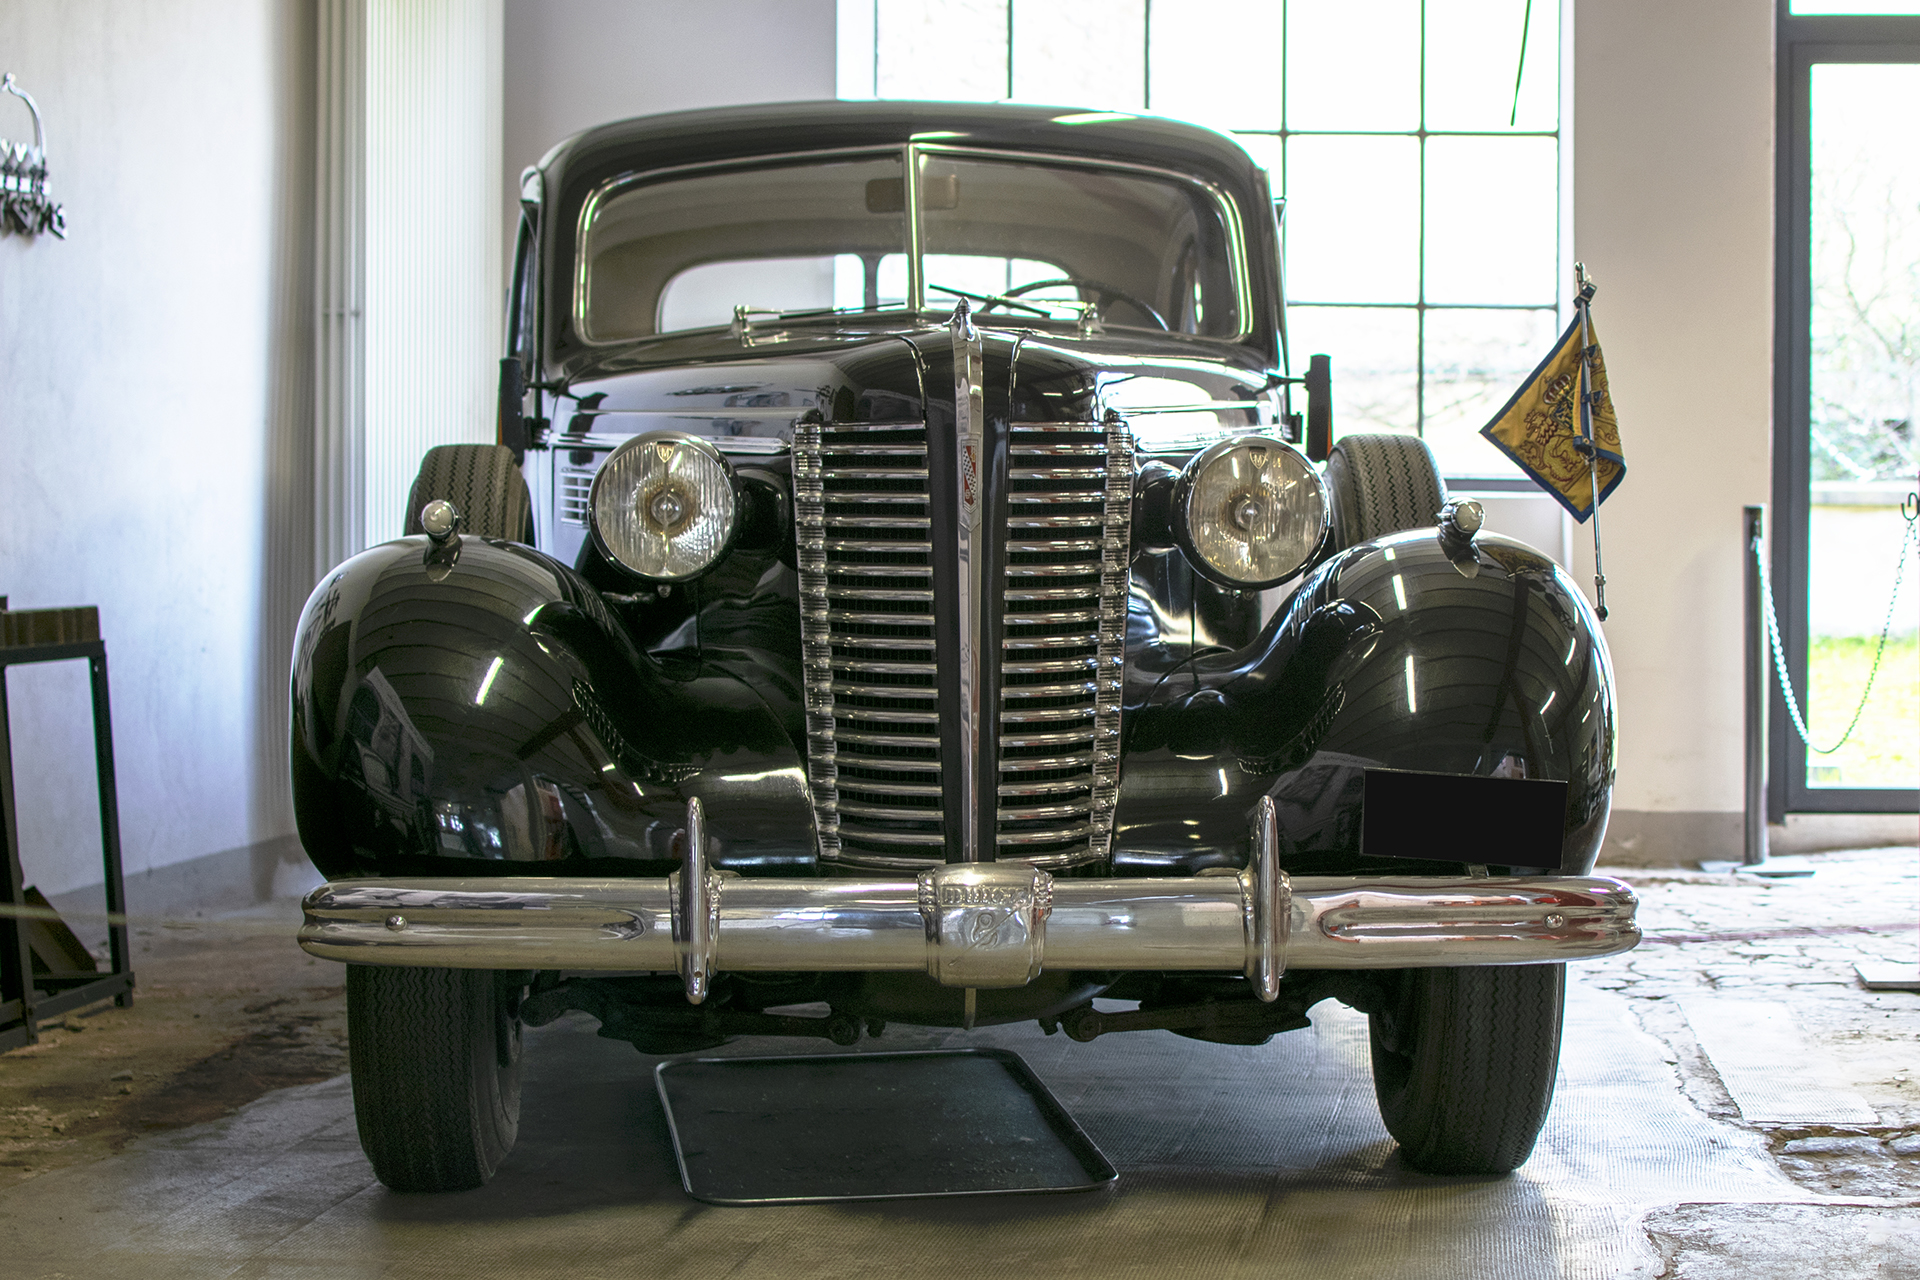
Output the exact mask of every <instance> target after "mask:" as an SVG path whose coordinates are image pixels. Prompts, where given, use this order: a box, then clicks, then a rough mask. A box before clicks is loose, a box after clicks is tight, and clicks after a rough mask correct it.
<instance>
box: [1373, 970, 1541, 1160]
mask: <svg viewBox="0 0 1920 1280" xmlns="http://www.w3.org/2000/svg"><path fill="white" fill-rule="evenodd" d="M1388 988H1389V991H1390V993H1391V994H1390V998H1389V1000H1388V1003H1387V1007H1386V1008H1385V1009H1383V1010H1382V1011H1380V1012H1377V1013H1373V1014H1371V1015H1369V1017H1368V1020H1367V1030H1368V1038H1369V1040H1370V1041H1371V1043H1372V1048H1373V1089H1374V1094H1375V1096H1376V1097H1378V1099H1379V1101H1380V1118H1381V1119H1382V1120H1384V1121H1385V1122H1386V1126H1387V1132H1388V1133H1391V1134H1392V1135H1393V1137H1394V1140H1395V1141H1396V1142H1398V1143H1399V1144H1400V1151H1401V1158H1402V1159H1403V1160H1405V1161H1406V1163H1407V1164H1408V1165H1410V1166H1412V1167H1413V1168H1415V1169H1419V1170H1421V1171H1422V1172H1424V1173H1478V1174H1501V1173H1512V1172H1513V1171H1514V1170H1515V1169H1517V1168H1519V1167H1520V1165H1521V1164H1522V1162H1524V1161H1525V1160H1526V1158H1527V1157H1528V1156H1529V1155H1530V1154H1532V1152H1533V1144H1534V1141H1535V1140H1536V1139H1537V1138H1538V1137H1539V1136H1540V1127H1541V1125H1542V1124H1544V1123H1545V1122H1546V1118H1547V1108H1548V1107H1549V1106H1551V1105H1552V1103H1553V1081H1554V1075H1555V1073H1556V1072H1557V1071H1558V1070H1559V1067H1560V1020H1561V1011H1562V1008H1563V1007H1564V1005H1565V1001H1566V989H1567V971H1566V966H1565V965H1558V964H1531V965H1486V966H1478V967H1469V968H1459V969H1408V970H1404V971H1402V972H1401V973H1399V974H1398V975H1397V980H1396V981H1390V982H1389V983H1388Z"/></svg>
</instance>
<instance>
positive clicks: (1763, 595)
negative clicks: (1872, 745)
mask: <svg viewBox="0 0 1920 1280" xmlns="http://www.w3.org/2000/svg"><path fill="white" fill-rule="evenodd" d="M1900 514H1901V515H1902V516H1904V517H1905V518H1906V521H1907V529H1906V532H1905V533H1903V534H1902V535H1901V536H1900V563H1899V566H1898V567H1897V568H1896V569H1895V570H1894V571H1893V598H1892V599H1891V600H1889V601H1887V618H1886V621H1885V622H1882V623H1881V624H1880V642H1879V644H1877V645H1876V646H1874V650H1873V666H1872V667H1871V668H1870V669H1869V670H1868V671H1867V685H1866V688H1864V689H1862V690H1860V701H1859V703H1858V704H1857V705H1855V707H1854V708H1853V719H1851V720H1849V721H1847V731H1846V732H1845V733H1843V734H1841V735H1840V741H1838V742H1836V743H1834V744H1833V745H1832V746H1830V747H1816V746H1814V745H1813V734H1812V732H1811V731H1810V730H1808V728H1807V722H1806V719H1805V717H1803V716H1802V715H1801V714H1800V700H1799V699H1798V698H1796V697H1795V696H1794V693H1793V681H1792V679H1791V678H1790V677H1789V676H1788V675H1787V648H1786V646H1785V645H1784V644H1782V643H1781V642H1780V619H1779V616H1778V615H1777V614H1775V613H1774V609H1773V586H1772V584H1771V583H1770V582H1769V581H1768V575H1767V565H1766V562H1765V560H1763V559H1762V558H1761V555H1760V540H1759V539H1758V538H1755V539H1754V540H1753V559H1754V564H1755V565H1756V566H1757V568H1758V569H1759V573H1758V577H1759V579H1760V599H1761V602H1762V603H1763V604H1764V605H1765V607H1766V613H1767V638H1768V640H1770V641H1771V642H1772V644H1773V666H1774V670H1775V671H1777V672H1778V673H1779V675H1780V695H1781V697H1782V698H1784V699H1785V700H1786V704H1787V715H1788V716H1789V717H1791V718H1792V720H1793V731H1794V732H1795V733H1797V734H1799V735H1800V741H1802V742H1804V743H1806V744H1807V750H1809V751H1811V752H1813V753H1814V754H1815V755H1821V756H1830V755H1832V754H1833V753H1834V752H1836V751H1838V750H1839V749H1840V748H1842V747H1844V746H1846V745H1847V741H1848V740H1849V739H1850V738H1852V737H1853V731H1854V730H1855V729H1857V728H1859V727H1860V717H1861V716H1863V715H1865V714H1866V711H1867V699H1868V698H1869V697H1871V696H1872V695H1873V682H1874V679H1875V678H1876V677H1877V676H1879V674H1880V659H1881V658H1883V657H1884V656H1886V652H1887V636H1888V634H1889V633H1890V632H1891V631H1892V630H1893V611H1894V610H1895V609H1896V608H1897V607H1899V604H1900V587H1901V584H1902V583H1903V582H1904V581H1905V579H1906V576H1907V551H1908V549H1909V548H1910V547H1912V546H1913V545H1914V537H1915V532H1914V530H1915V520H1916V519H1917V518H1920V494H1913V493H1910V494H1908V495H1907V496H1906V498H1905V499H1903V500H1902V501H1901V503H1900Z"/></svg>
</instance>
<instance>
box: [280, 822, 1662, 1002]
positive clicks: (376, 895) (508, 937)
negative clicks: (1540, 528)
mask: <svg viewBox="0 0 1920 1280" xmlns="http://www.w3.org/2000/svg"><path fill="white" fill-rule="evenodd" d="M696 821H697V819H696ZM1254 844H1255V848H1254V851H1253V858H1252V859H1251V861H1252V863H1253V866H1252V867H1251V869H1249V870H1247V871H1243V872H1238V873H1232V874H1225V875H1200V876H1191V877H1180V878H1129V879H1112V880H1090V879H1077V878H1060V879H1055V878H1054V877H1052V876H1050V875H1048V874H1047V873H1046V872H1044V871H1040V870H1037V869H1035V868H1033V867H1030V866H1027V865H1026V864H1023V863H1006V862H996V863H963V864H957V865H951V866H940V867H935V868H932V869H930V870H928V871H925V872H922V873H921V874H920V876H919V877H918V879H915V880H838V879H818V880H773V879H758V878H755V879H746V878H742V877H740V876H737V875H732V874H729V873H714V872H711V871H708V870H707V869H706V868H704V867H699V866H695V867H693V868H690V869H689V870H690V871H691V872H692V873H693V874H687V873H684V872H676V873H675V874H674V875H673V876H671V877H669V878H667V879H665V880H652V881H645V880H587V879H562V878H557V877H534V876H528V877H513V878H504V879H498V878H489V879H470V880H452V879H421V880H349V881H342V882H339V883H336V884H328V885H324V886H322V887H321V888H319V889H317V890H315V891H314V892H313V893H312V894H310V895H309V896H308V897H307V900H306V904H305V906H306V923H305V924H304V925H303V926H302V927H301V930H300V945H301V946H302V947H304V948H305V949H306V950H307V952H308V953H309V954H311V955H315V956H319V957H321V958H323V959H327V960H342V961H347V962H349V963H353V964H384V965H427V966H437V967H441V968H455V969H469V968H470V969H571V970H601V971H607V970H614V971H626V972H632V971H637V970H639V971H659V972H672V971H675V970H678V971H679V972H680V973H681V975H682V976H683V978H684V979H685V981H686V986H687V994H688V998H689V999H691V1000H693V1001H694V1002H695V1003H699V1001H700V1000H702V999H703V998H704V997H705V995H706V992H707V987H708V982H709V978H710V975H711V974H713V973H716V972H722V971H727V970H736V971H786V972H823V971H828V970H904V971H925V972H927V973H929V974H931V975H932V976H933V977H934V978H935V979H936V980H938V981H939V982H941V983H943V984H945V985H948V986H955V987H976V988H988V987H1015V986H1021V985H1024V984H1025V983H1027V982H1029V981H1031V980H1032V979H1033V977H1034V976H1035V975H1036V974H1038V973H1039V972H1040V971H1041V970H1042V969H1055V970H1063V969H1077V970H1142V969H1144V970H1180V969H1189V970H1196V969H1197V970H1230V971H1236V972H1244V973H1245V974H1246V975H1247V977H1248V978H1249V979H1250V980H1252V981H1253V983H1254V989H1255V992H1256V994H1258V995H1260V996H1261V997H1262V998H1263V999H1267V1000H1271V999H1273V998H1274V995H1275V994H1276V993H1277V991H1278V986H1279V978H1280V975H1281V973H1282V972H1283V971H1284V969H1286V968H1288V967H1292V968H1296V969H1398V968H1415V967H1430V966H1443V965H1481V964H1541V963H1552V962H1558V961H1564V960H1581V959H1590V958H1593V957H1596V956H1606V955H1613V954H1615V953H1617V952H1621V951H1626V950H1629V949H1630V948H1632V947H1633V945H1634V944H1635V943H1637V942H1638V941H1639V940H1640V930H1639V928H1638V927H1637V926H1636V925H1635V924H1634V919H1633V917H1634V908H1635V905H1636V904H1635V900H1634V895H1633V890H1631V889H1630V888H1628V887H1627V886H1626V885H1624V884H1622V883H1621V882H1620V881H1618V880H1610V879H1605V878H1602V877H1575V876H1538V877H1514V878H1491V877H1489V878H1475V879H1446V878H1440V877H1432V878H1429V877H1424V876H1394V877H1381V878H1370V877H1364V876H1303V877H1301V878H1299V879H1294V880H1290V879H1289V878H1288V877H1287V875H1286V874H1285V873H1284V872H1282V871H1280V870H1279V869H1278V867H1277V866H1276V865H1275V858H1274V851H1273V847H1272V845H1271V844H1269V843H1268V842H1266V841H1261V840H1258V839H1256V840H1255V842H1254ZM694 847H696V848H697V847H699V842H694Z"/></svg>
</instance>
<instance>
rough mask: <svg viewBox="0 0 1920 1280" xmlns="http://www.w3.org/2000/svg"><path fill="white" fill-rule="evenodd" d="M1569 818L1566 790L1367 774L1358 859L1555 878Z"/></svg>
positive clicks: (1505, 781) (1557, 785) (1399, 772)
mask: <svg viewBox="0 0 1920 1280" xmlns="http://www.w3.org/2000/svg"><path fill="white" fill-rule="evenodd" d="M1566 815H1567V784H1566V783H1564V782H1550V781H1547V780H1545V779H1540V778H1468V777H1462V776H1461V775H1459V774H1454V773H1416V772H1414V771H1412V770H1409V769H1368V770H1367V772H1366V790H1365V792H1364V793H1363V797H1362V800H1361V810H1360V852H1361V854H1362V855H1363V856H1365V857H1369V858H1421V859H1426V860H1429V861H1433V862H1470V863H1494V864H1497V865H1499V866H1503V867H1551V868H1554V869H1556V870H1557V869H1559V868H1560V846H1561V836H1562V833H1563V832H1564V830H1565V828H1566Z"/></svg>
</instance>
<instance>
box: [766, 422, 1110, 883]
mask: <svg viewBox="0 0 1920 1280" xmlns="http://www.w3.org/2000/svg"><path fill="white" fill-rule="evenodd" d="M926 446H927V433H926V428H925V425H924V424H923V423H920V422H859V423H828V424H819V423H812V424H807V423H803V424H801V425H800V427H799V428H798V429H797V430H796V432H795V435H794V495H795V524H796V532H797V539H798V546H799V566H800V607H801V636H802V647H803V657H804V661H805V666H806V686H807V689H806V696H807V748H808V770H809V777H810V782H811V786H812V795H813V805H814V812H815V816H816V820H817V824H818V829H819V838H820V854H821V857H822V858H823V859H826V860H828V861H836V862H842V863H851V864H855V865H861V866H873V867H909V866H923V865H926V864H929V863H933V862H940V861H943V860H944V859H945V854H946V850H945V846H946V835H945V827H944V823H943V820H942V808H941V805H942V795H943V792H942V787H943V784H944V783H945V781H946V780H947V779H946V778H945V776H944V775H943V765H945V764H946V762H944V761H943V760H942V758H941V745H940V723H939V711H938V703H937V699H938V684H939V677H938V674H937V671H938V668H937V665H936V661H935V636H934V620H933V612H934V591H935V583H934V569H933V557H932V546H933V542H932V540H933V539H934V538H935V537H940V536H944V537H948V538H951V537H952V536H953V531H952V530H939V529H936V528H934V514H933V508H932V507H931V505H930V504H929V502H928V489H927V455H926ZM1007 487H1008V493H1007V500H1008V507H1007V510H1008V529H1007V533H1006V537H1007V539H1008V542H1007V557H1006V558H1007V571H1006V583H1005V588H1006V589H1005V596H1004V598H1005V601H1006V604H1005V610H1006V612H1005V639H1004V642H1003V647H1002V650H1001V654H1000V658H1001V667H1000V671H1001V680H1002V685H1003V690H1002V700H1001V709H1000V719H999V724H998V731H999V732H998V747H997V750H998V760H999V797H998V805H997V822H996V833H995V838H996V842H997V845H998V849H997V853H998V856H1000V857H1003V858H1007V859H1018V860H1021V861H1028V862H1032V863H1035V864H1037V865H1040V866H1046V867H1065V866H1074V865H1078V864H1080V863H1085V862H1092V861H1096V860H1099V859H1101V858H1104V857H1105V856H1106V855H1107V851H1108V846H1109V843H1110V840H1111V836H1112V828H1113V808H1114V802H1115V799H1116V796H1117V792H1118V786H1119V760H1120V689H1121V675H1122V663H1123V659H1124V653H1123V645H1124V640H1125V616H1126V592H1127V559H1128V538H1129V520H1130V515H1131V510H1132V501H1133V448H1132V439H1131V436H1130V435H1129V433H1128V431H1127V428H1126V425H1125V423H1124V422H1122V421H1120V420H1118V419H1117V418H1116V419H1113V420H1111V421H1109V422H1106V423H1095V422H1069V423H1053V422H1047V423H1040V422H1016V423H1014V424H1013V425H1012V428H1011V436H1010V440H1009V449H1008V476H1007Z"/></svg>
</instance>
